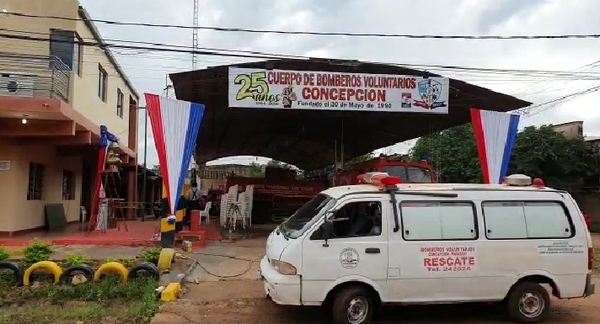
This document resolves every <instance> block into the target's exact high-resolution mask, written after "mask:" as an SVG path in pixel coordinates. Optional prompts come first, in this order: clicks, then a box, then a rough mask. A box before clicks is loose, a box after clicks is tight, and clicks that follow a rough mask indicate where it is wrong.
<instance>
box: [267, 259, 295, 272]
mask: <svg viewBox="0 0 600 324" xmlns="http://www.w3.org/2000/svg"><path fill="white" fill-rule="evenodd" d="M271 266H272V267H273V268H275V270H277V272H279V273H281V274H282V275H295V274H296V273H297V270H296V267H294V266H293V265H291V264H290V263H287V262H284V261H279V260H271Z"/></svg>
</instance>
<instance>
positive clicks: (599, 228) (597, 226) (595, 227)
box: [590, 223, 600, 233]
mask: <svg viewBox="0 0 600 324" xmlns="http://www.w3.org/2000/svg"><path fill="white" fill-rule="evenodd" d="M590 232H592V233H600V223H592V225H591V226H590Z"/></svg>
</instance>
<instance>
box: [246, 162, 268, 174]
mask: <svg viewBox="0 0 600 324" xmlns="http://www.w3.org/2000/svg"><path fill="white" fill-rule="evenodd" d="M248 176H249V177H251V178H262V177H264V176H265V167H264V165H262V164H259V163H256V162H252V163H250V165H249V166H248Z"/></svg>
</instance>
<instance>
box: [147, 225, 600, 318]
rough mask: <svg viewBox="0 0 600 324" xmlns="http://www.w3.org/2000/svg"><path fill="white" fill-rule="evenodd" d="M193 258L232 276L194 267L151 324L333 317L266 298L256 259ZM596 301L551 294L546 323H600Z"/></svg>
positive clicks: (405, 314)
mask: <svg viewBox="0 0 600 324" xmlns="http://www.w3.org/2000/svg"><path fill="white" fill-rule="evenodd" d="M594 241H595V243H596V246H600V236H595V237H594ZM226 251H229V252H226ZM263 251H264V239H251V240H242V241H239V242H237V243H235V244H232V245H229V246H227V245H216V246H208V247H207V248H206V249H203V250H201V251H200V252H199V253H207V254H209V253H214V254H226V255H230V256H233V257H244V258H248V257H249V256H250V255H256V257H258V256H259V255H260V253H262V252H263ZM196 257H197V258H198V259H199V260H201V263H203V264H205V267H206V268H207V269H208V270H209V271H211V272H218V273H219V274H223V276H225V275H227V276H228V277H229V276H233V277H230V278H217V277H215V276H211V275H209V274H207V273H206V272H205V271H204V270H202V269H198V271H197V272H196V274H195V275H194V276H195V277H194V278H191V279H190V280H191V281H196V282H198V284H196V283H190V284H188V286H187V289H188V291H187V293H186V294H185V295H184V296H183V298H182V299H180V300H177V301H175V302H172V303H167V304H164V305H163V306H162V307H161V310H160V312H159V313H158V314H157V315H156V316H155V318H154V319H153V321H152V323H153V324H167V323H169V324H187V323H204V324H225V323H227V324H237V323H248V324H249V323H257V324H259V323H260V324H275V323H330V322H331V321H329V318H328V317H327V314H326V313H325V312H324V311H322V310H321V309H320V308H294V307H283V306H277V305H275V304H274V303H273V302H272V301H270V300H268V299H266V298H265V293H264V289H263V286H262V282H261V281H260V280H258V276H257V274H256V271H255V270H257V266H258V264H257V263H254V264H253V266H252V267H251V270H250V271H246V272H245V273H243V275H241V276H235V273H236V271H237V273H242V272H243V271H244V269H248V262H245V261H242V260H239V259H237V260H236V259H227V258H221V259H218V257H217V256H214V255H213V256H209V255H202V254H196ZM211 260H213V261H211ZM217 260H218V262H217ZM209 267H210V269H209ZM235 268H237V269H238V270H236V269H235ZM213 269H215V270H213ZM217 270H218V271H217ZM221 270H222V271H223V272H222V271H221ZM595 281H596V286H599V285H600V280H598V278H596V280H595ZM598 305H600V295H598V294H596V295H594V296H592V297H590V298H584V299H573V300H557V299H553V304H552V306H551V316H550V318H549V319H548V321H547V323H549V324H552V323H555V324H558V323H561V324H566V323H569V324H587V323H599V322H600V307H598ZM505 314H506V313H505V312H504V310H503V309H501V308H499V307H498V306H497V305H487V304H483V305H482V304H466V305H436V306H405V307H386V308H383V311H382V312H381V314H380V316H379V318H378V319H377V323H406V324H410V323H440V324H453V323H457V324H458V323H460V324H474V323H510V321H509V320H508V319H507V318H506V315H505Z"/></svg>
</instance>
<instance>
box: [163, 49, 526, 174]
mask: <svg viewBox="0 0 600 324" xmlns="http://www.w3.org/2000/svg"><path fill="white" fill-rule="evenodd" d="M229 67H240V68H261V69H279V70H299V71H328V72H347V73H372V74H395V75H414V76H422V77H425V76H428V77H436V76H439V75H437V74H432V73H429V72H425V71H420V70H414V69H408V68H404V67H399V66H394V65H384V64H374V63H361V62H356V61H353V62H351V63H349V62H348V61H337V60H322V59H318V60H317V59H311V60H275V61H262V62H252V63H242V64H235V65H230V66H218V67H211V68H208V69H205V70H196V71H189V72H182V73H175V74H171V75H170V77H171V80H172V82H173V87H174V88H175V94H176V96H177V98H178V99H181V100H186V101H191V102H198V103H202V104H205V105H206V110H205V113H204V119H203V121H202V126H201V129H200V133H199V135H198V140H197V144H196V151H195V155H194V156H195V159H196V162H197V163H204V162H207V161H210V160H214V159H217V158H221V157H227V156H234V155H258V156H266V157H270V158H273V159H276V160H280V161H283V162H286V163H290V164H293V165H295V166H297V167H299V168H301V169H304V170H312V169H317V168H320V167H323V166H325V165H328V164H332V163H333V162H334V152H335V148H334V142H335V141H336V140H337V141H338V149H339V141H340V138H341V134H342V129H343V138H344V157H345V159H349V158H352V157H355V156H359V155H361V154H365V153H368V152H371V151H373V150H375V149H378V148H381V147H385V146H389V145H392V144H395V143H398V142H402V141H405V140H408V139H412V138H415V137H419V136H423V135H427V134H430V133H432V132H435V131H440V130H442V129H446V128H449V127H452V126H457V125H461V124H465V123H468V122H469V121H470V113H469V109H470V108H472V107H478V108H482V109H486V110H495V111H511V110H515V109H519V108H523V107H527V106H529V105H531V103H530V102H527V101H523V100H520V99H517V98H515V97H512V96H509V95H505V94H502V93H498V92H495V91H492V90H489V89H486V88H482V87H479V86H476V85H473V84H469V83H466V82H463V81H460V80H456V79H450V100H449V104H450V106H449V111H450V112H449V114H446V115H439V114H435V115H434V114H423V113H399V112H394V113H391V112H390V113H387V112H357V111H322V110H320V111H316V110H293V109H289V110H284V109H256V108H246V109H243V108H230V107H228V69H229ZM456 145H462V144H461V143H456Z"/></svg>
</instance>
